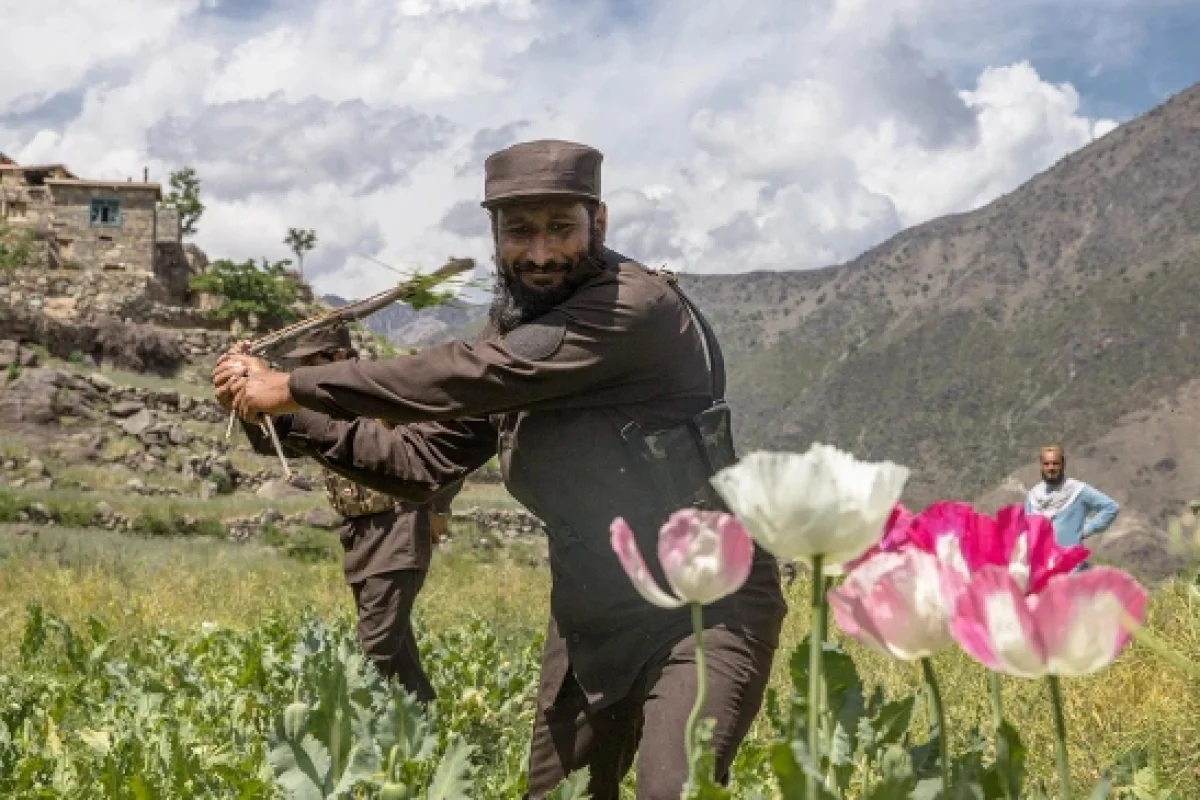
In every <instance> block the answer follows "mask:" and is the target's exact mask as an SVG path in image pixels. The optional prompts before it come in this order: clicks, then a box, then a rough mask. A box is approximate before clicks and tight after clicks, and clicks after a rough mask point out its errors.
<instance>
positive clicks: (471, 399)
mask: <svg viewBox="0 0 1200 800" xmlns="http://www.w3.org/2000/svg"><path fill="white" fill-rule="evenodd" d="M607 262H608V263H607V264H606V268H605V269H604V270H603V271H602V272H601V273H600V274H599V275H597V276H595V277H594V278H592V279H591V280H589V281H588V282H587V283H586V284H584V285H583V286H582V287H581V288H580V289H579V290H578V291H577V292H576V293H575V295H573V296H572V297H571V298H570V299H569V300H567V301H565V302H564V303H562V304H561V305H560V306H558V307H557V308H555V309H554V310H553V311H551V312H549V313H548V314H546V315H544V316H542V317H540V318H539V319H537V320H534V321H533V322H530V323H528V324H526V325H522V326H520V327H518V328H517V329H515V330H514V331H512V332H510V333H509V334H508V335H506V336H496V335H494V334H492V333H490V332H488V331H485V332H484V334H482V335H481V336H480V338H479V339H478V340H477V341H476V342H475V343H474V344H468V343H465V342H452V343H448V344H444V345H439V346H436V347H430V348H428V349H425V350H423V351H422V352H420V353H417V354H414V355H408V356H400V357H396V358H392V359H388V360H384V361H375V362H341V363H336V364H330V365H326V366H320V367H306V368H300V369H297V370H295V371H294V372H293V373H292V376H291V379H290V382H289V385H290V388H291V392H292V396H293V397H294V399H295V400H296V402H298V403H299V404H300V405H302V406H304V407H306V408H308V409H314V410H317V411H321V412H324V413H326V414H329V415H330V416H332V417H337V418H339V419H354V418H356V417H358V418H359V419H355V421H353V422H345V423H339V425H338V428H339V432H338V434H337V435H336V436H330V435H329V434H331V433H332V432H333V431H331V430H328V429H327V430H325V431H306V432H304V433H300V432H298V430H297V428H295V427H293V429H292V431H291V435H293V436H296V435H300V436H308V437H310V439H309V442H308V445H307V446H309V447H310V448H313V449H314V450H319V451H320V453H321V456H322V459H324V460H327V461H329V462H330V463H333V462H336V463H338V464H339V465H340V467H341V471H342V474H345V475H348V476H351V475H358V476H361V477H360V478H356V479H359V480H361V482H362V483H363V484H364V485H368V486H372V487H373V488H379V489H381V490H385V491H389V492H391V493H392V494H396V495H398V496H403V497H407V498H409V499H414V500H417V499H423V498H425V497H428V496H429V493H431V492H433V491H436V490H437V489H438V488H440V487H442V486H444V485H446V484H448V483H451V482H453V481H456V480H459V479H461V478H462V477H463V476H465V475H466V474H467V473H469V472H471V471H472V470H474V469H477V468H478V467H480V466H482V465H483V464H484V463H485V462H486V461H487V460H488V459H489V458H491V457H492V456H493V455H494V454H496V453H499V456H500V466H501V471H502V474H503V476H504V480H505V484H506V485H507V487H508V489H509V491H510V492H511V494H512V495H513V496H514V497H515V498H516V499H517V500H518V501H520V502H521V503H522V504H524V505H525V506H526V507H528V508H529V509H530V510H531V511H532V512H533V513H534V514H536V515H537V516H538V517H539V518H540V519H541V520H542V521H543V523H544V524H545V526H546V529H547V531H548V533H549V538H550V542H549V544H550V568H551V573H552V576H553V588H552V593H551V611H552V615H553V617H554V626H552V630H555V629H556V630H557V632H558V634H560V635H561V636H562V637H563V639H564V640H565V641H566V643H567V651H568V653H569V658H570V664H571V666H572V667H573V669H574V671H575V674H576V677H577V679H578V680H579V682H580V685H581V686H582V687H583V688H584V689H585V691H586V692H587V693H588V696H589V699H590V700H591V701H592V702H593V703H595V704H597V705H603V704H606V703H607V702H611V701H613V700H616V699H617V698H619V697H620V696H621V695H623V694H624V692H625V691H627V689H628V687H629V685H630V683H631V682H632V680H633V679H634V677H635V676H636V674H637V672H638V670H639V669H640V668H641V666H642V665H643V664H644V663H645V661H646V660H647V659H648V658H649V656H650V655H651V654H652V653H653V652H654V651H655V650H657V649H658V648H659V647H660V646H661V645H662V644H663V642H664V641H666V638H667V637H670V636H673V635H677V634H679V633H682V632H686V631H687V630H690V622H689V618H688V612H687V611H686V610H679V611H665V610H662V609H659V608H657V607H655V606H652V605H650V604H648V603H647V602H646V601H645V600H643V599H642V598H641V596H640V595H638V594H637V592H636V591H635V590H634V589H633V586H632V584H631V583H630V581H629V578H628V577H627V576H626V575H625V573H624V571H623V570H622V568H621V566H620V563H619V562H618V561H617V558H616V556H615V555H614V554H613V551H612V549H611V547H610V545H609V538H610V534H609V525H610V524H611V522H612V520H613V518H614V517H617V516H623V517H625V519H626V520H627V521H628V522H629V523H630V524H631V526H632V527H633V529H634V531H635V533H636V535H637V538H638V543H639V546H640V548H641V550H642V553H643V555H644V556H645V558H646V561H647V564H648V565H649V566H650V569H651V571H652V573H654V574H655V576H656V577H657V578H658V579H659V581H660V582H661V583H662V585H664V586H666V583H665V580H664V579H663V576H662V572H661V568H660V567H659V564H658V559H657V551H658V547H657V540H658V531H659V528H660V526H661V525H662V523H663V522H664V521H665V518H666V516H667V514H669V513H670V512H671V511H673V510H674V509H670V508H664V507H663V506H664V503H663V502H662V500H661V499H660V498H659V497H658V495H657V493H656V491H655V489H654V486H655V484H654V481H653V477H652V475H651V474H650V472H649V471H648V467H647V465H646V464H645V463H644V462H642V461H641V460H640V457H639V456H638V454H637V453H636V452H635V450H634V449H633V448H631V447H630V446H628V445H627V444H626V442H625V441H624V439H623V438H622V435H621V432H622V428H624V427H625V425H626V424H627V423H629V422H630V421H631V420H633V421H636V422H638V423H639V424H640V425H641V426H642V427H643V428H644V429H646V430H650V431H652V430H656V429H662V428H666V427H670V426H674V425H677V424H681V423H683V422H685V421H687V420H688V419H690V418H691V417H692V416H693V415H695V414H696V413H698V412H700V411H701V410H703V409H705V408H707V407H708V406H709V405H710V404H711V402H712V399H713V398H712V392H711V388H710V387H711V383H710V378H709V373H708V367H707V363H706V360H705V356H704V350H703V344H702V339H701V336H700V334H699V332H698V330H697V329H696V326H695V324H694V323H693V321H692V319H691V316H690V315H689V314H688V312H687V310H686V307H685V306H684V304H683V303H682V301H681V300H680V298H679V297H678V295H676V293H675V291H674V290H673V289H672V287H671V286H670V285H669V284H668V282H667V281H666V279H665V278H664V277H662V276H659V275H656V274H653V273H649V272H647V271H646V270H645V269H644V268H643V267H641V266H640V265H637V264H634V263H631V262H628V261H627V260H625V259H623V258H622V257H620V256H617V255H616V254H615V253H609V254H608V259H607ZM302 416H303V415H302V414H297V415H296V419H297V420H300V419H302ZM374 418H380V419H384V420H388V421H391V422H396V423H404V424H405V425H404V427H402V428H397V429H396V430H395V431H389V432H388V434H389V435H384V433H383V431H385V430H386V429H385V428H383V426H379V425H378V424H377V423H372V421H371V420H372V419H374ZM785 611H786V609H785V606H784V603H783V600H782V597H781V593H780V589H779V576H778V569H777V567H776V565H775V562H774V561H773V559H771V558H770V557H769V556H767V555H766V554H765V553H763V552H762V551H758V553H757V556H756V567H755V569H754V571H753V574H752V576H751V578H750V580H749V581H748V582H747V584H746V586H745V587H744V588H743V589H742V590H741V591H739V592H738V593H737V594H735V595H734V596H732V597H730V598H726V599H725V600H724V601H721V602H720V603H716V604H714V605H712V606H709V607H708V608H707V609H706V611H705V616H706V619H707V620H709V621H710V622H714V621H715V622H723V623H725V624H727V625H729V626H732V627H738V628H741V629H744V630H746V631H748V632H749V633H751V634H753V635H755V636H757V637H759V638H760V639H762V640H765V641H767V642H769V643H771V644H774V643H775V642H777V640H778V632H779V627H780V624H781V622H782V618H783V615H784V613H785Z"/></svg>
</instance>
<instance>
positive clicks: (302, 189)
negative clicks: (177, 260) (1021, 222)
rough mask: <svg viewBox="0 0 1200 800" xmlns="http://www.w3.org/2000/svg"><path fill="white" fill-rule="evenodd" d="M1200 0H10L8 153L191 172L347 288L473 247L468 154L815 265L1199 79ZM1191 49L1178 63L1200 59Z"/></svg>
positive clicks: (743, 264)
mask: <svg viewBox="0 0 1200 800" xmlns="http://www.w3.org/2000/svg"><path fill="white" fill-rule="evenodd" d="M1198 40H1200V3H1197V2H1196V0H1006V2H1003V3H1001V2H998V0H754V1H753V2H750V1H749V0H286V2H285V0H54V2H52V3H32V2H29V1H28V0H0V53H4V54H5V68H4V69H3V70H0V151H3V152H5V153H7V154H8V155H9V156H10V157H12V158H15V159H16V160H17V161H18V162H21V163H35V162H60V161H61V162H65V163H67V164H68V165H69V166H70V167H71V168H72V169H73V170H75V171H76V172H77V173H80V174H82V175H85V176H87V177H117V178H125V177H127V176H131V175H132V176H135V177H137V176H140V175H141V172H142V169H143V167H148V168H149V170H150V173H151V176H152V179H158V180H162V181H164V182H165V180H166V176H167V175H168V174H169V172H170V171H171V170H172V169H175V168H178V167H179V166H182V165H191V166H193V167H194V168H195V169H196V170H197V171H198V173H199V175H200V177H201V180H202V181H203V187H202V194H203V198H204V200H205V202H206V203H207V205H208V210H207V212H206V214H205V215H204V217H203V218H202V219H201V221H200V224H199V234H198V235H197V237H196V241H197V243H198V244H199V245H200V246H202V247H203V248H204V249H205V250H206V251H207V252H208V253H209V255H210V257H215V258H219V257H233V258H246V257H252V256H253V257H257V256H262V255H265V256H268V257H272V258H282V257H285V256H286V255H287V251H286V248H284V246H283V244H282V239H283V236H284V234H285V232H286V230H287V228H288V227H290V226H300V227H311V228H314V229H315V230H316V231H317V235H318V238H319V241H318V246H317V249H316V250H315V251H314V252H313V253H312V255H311V256H310V257H309V259H308V263H307V272H308V273H309V275H310V277H313V278H314V279H315V283H316V285H317V287H318V289H319V290H321V291H323V292H331V291H332V292H337V293H339V294H342V295H344V296H347V297H354V296H357V295H360V294H362V293H365V292H367V291H373V290H378V289H379V288H382V287H383V286H384V285H386V284H388V283H389V282H391V281H393V280H394V278H395V276H394V275H393V274H391V273H389V272H387V271H386V270H383V269H382V268H381V267H379V266H377V265H376V264H374V263H373V262H372V261H370V260H368V259H367V258H366V257H368V256H369V257H372V258H376V259H379V260H382V261H384V262H385V263H388V264H393V265H398V266H404V267H421V268H431V267H435V266H437V265H438V264H440V263H441V260H442V259H444V257H446V256H448V255H472V256H475V257H476V258H480V259H486V258H487V257H488V254H489V252H490V248H489V243H488V240H487V236H486V234H487V221H486V216H485V215H484V213H483V211H482V210H481V209H480V208H479V205H478V202H479V199H480V197H481V194H482V160H483V158H484V157H485V156H486V155H487V154H488V153H489V152H491V151H493V150H495V149H497V148H500V147H503V146H505V145H508V144H510V143H512V142H514V141H518V140H521V139H529V138H542V137H553V138H566V139H574V140H578V141H584V142H587V143H589V144H592V145H595V146H596V147H598V148H600V149H601V150H603V151H604V153H605V176H604V180H605V192H606V194H607V199H608V203H609V207H610V215H611V217H612V220H613V230H612V234H611V243H612V244H613V245H614V246H615V247H617V248H618V249H620V250H622V251H624V252H626V253H627V254H629V255H631V256H634V257H637V258H639V259H641V260H643V261H645V262H646V263H649V264H654V265H658V264H668V265H670V266H672V267H673V268H675V269H678V270H690V271H696V272H743V271H747V270H752V269H810V268H814V267H820V266H824V265H828V264H832V263H838V262H841V261H845V260H847V259H849V258H852V257H853V256H855V255H857V254H858V253H860V252H862V251H863V250H864V249H866V248H868V247H870V246H872V245H874V244H877V243H879V242H880V241H883V240H884V239H886V238H887V237H889V236H890V235H892V234H893V233H895V232H896V231H898V230H900V229H902V228H904V227H907V226H909V225H912V224H914V223H918V222H921V221H924V220H927V219H929V218H931V217H934V216H938V215H940V214H944V213H947V212H953V211H962V210H966V209H970V208H974V207H977V206H978V205H980V204H982V203H986V202H987V201H989V200H991V199H993V198H995V197H996V196H997V195H999V194H1001V193H1003V192H1006V191H1009V190H1010V189H1012V188H1015V187H1016V186H1017V185H1019V184H1020V183H1021V182H1022V181H1024V180H1026V179H1027V178H1029V177H1030V176H1031V175H1033V174H1035V173H1036V172H1038V171H1040V170H1042V169H1044V168H1046V167H1048V166H1050V165H1051V164H1053V163H1054V162H1055V161H1056V160H1057V159H1058V158H1060V157H1061V156H1062V155H1064V154H1066V153H1068V152H1070V151H1072V150H1074V149H1077V148H1079V147H1081V146H1083V145H1085V144H1087V143H1088V142H1089V141H1091V140H1092V139H1093V138H1094V137H1098V136H1102V135H1104V134H1105V133H1106V132H1108V131H1110V130H1111V129H1112V128H1113V127H1114V126H1115V125H1116V124H1118V123H1120V122H1123V121H1126V120H1128V119H1130V118H1132V117H1134V116H1137V115H1138V114H1140V113H1142V112H1144V111H1146V110H1148V109H1149V108H1151V107H1153V106H1154V105H1157V104H1158V103H1160V102H1162V101H1163V100H1165V99H1166V98H1168V97H1169V96H1170V95H1172V94H1174V93H1176V92H1178V91H1180V90H1181V89H1184V88H1186V87H1187V86H1188V85H1190V84H1192V83H1194V82H1196V81H1197V80H1200V55H1197V54H1196V52H1195V48H1194V44H1193V43H1194V42H1195V41H1198ZM1189 51H1191V52H1189Z"/></svg>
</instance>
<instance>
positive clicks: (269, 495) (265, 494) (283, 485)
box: [255, 479, 305, 500]
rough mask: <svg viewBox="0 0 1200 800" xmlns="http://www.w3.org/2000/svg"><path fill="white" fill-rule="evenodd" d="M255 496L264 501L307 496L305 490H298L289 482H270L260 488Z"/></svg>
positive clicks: (275, 480) (274, 480)
mask: <svg viewBox="0 0 1200 800" xmlns="http://www.w3.org/2000/svg"><path fill="white" fill-rule="evenodd" d="M255 494H256V495H257V496H258V497H260V498H262V499H263V500H282V499H283V498H285V497H299V496H301V495H303V494H305V492H304V490H303V489H297V488H296V487H295V486H292V485H291V484H290V483H288V482H287V481H282V480H278V479H273V480H269V481H267V482H266V483H264V484H263V485H262V486H260V487H258V491H257V492H255Z"/></svg>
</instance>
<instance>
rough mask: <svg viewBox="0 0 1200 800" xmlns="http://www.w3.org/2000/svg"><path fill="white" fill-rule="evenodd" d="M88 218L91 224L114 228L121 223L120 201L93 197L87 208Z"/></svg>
mask: <svg viewBox="0 0 1200 800" xmlns="http://www.w3.org/2000/svg"><path fill="white" fill-rule="evenodd" d="M88 220H89V221H90V222H91V224H92V225H99V226H100V227H104V228H116V227H118V226H120V224H121V201H120V200H103V199H99V198H97V199H94V200H92V203H91V208H90V209H89V215H88Z"/></svg>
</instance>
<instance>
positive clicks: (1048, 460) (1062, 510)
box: [1025, 445, 1121, 547]
mask: <svg viewBox="0 0 1200 800" xmlns="http://www.w3.org/2000/svg"><path fill="white" fill-rule="evenodd" d="M1041 465H1042V482H1041V483H1039V484H1038V485H1037V486H1034V487H1033V488H1032V489H1030V490H1029V495H1028V496H1027V497H1026V498H1025V513H1026V514H1037V515H1039V516H1043V517H1048V518H1049V519H1050V521H1051V523H1053V525H1054V538H1055V540H1056V541H1057V542H1058V543H1059V544H1060V545H1062V546H1063V547H1070V546H1071V545H1075V544H1079V543H1080V542H1082V541H1084V540H1086V539H1088V538H1089V537H1091V536H1094V535H1096V534H1097V533H1103V532H1104V531H1105V530H1107V529H1108V526H1109V525H1111V524H1112V522H1113V520H1114V519H1116V518H1117V512H1118V511H1120V510H1121V507H1120V506H1119V505H1117V502H1116V501H1115V500H1113V499H1112V498H1111V497H1109V496H1107V495H1105V494H1104V493H1103V492H1099V491H1097V490H1096V489H1094V488H1092V487H1091V486H1089V485H1088V484H1086V483H1084V482H1083V481H1077V480H1075V479H1074V478H1068V477H1067V474H1066V466H1067V457H1066V454H1065V453H1064V452H1063V449H1062V448H1061V447H1059V446H1058V445H1052V446H1049V447H1043V448H1042V456H1041Z"/></svg>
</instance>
